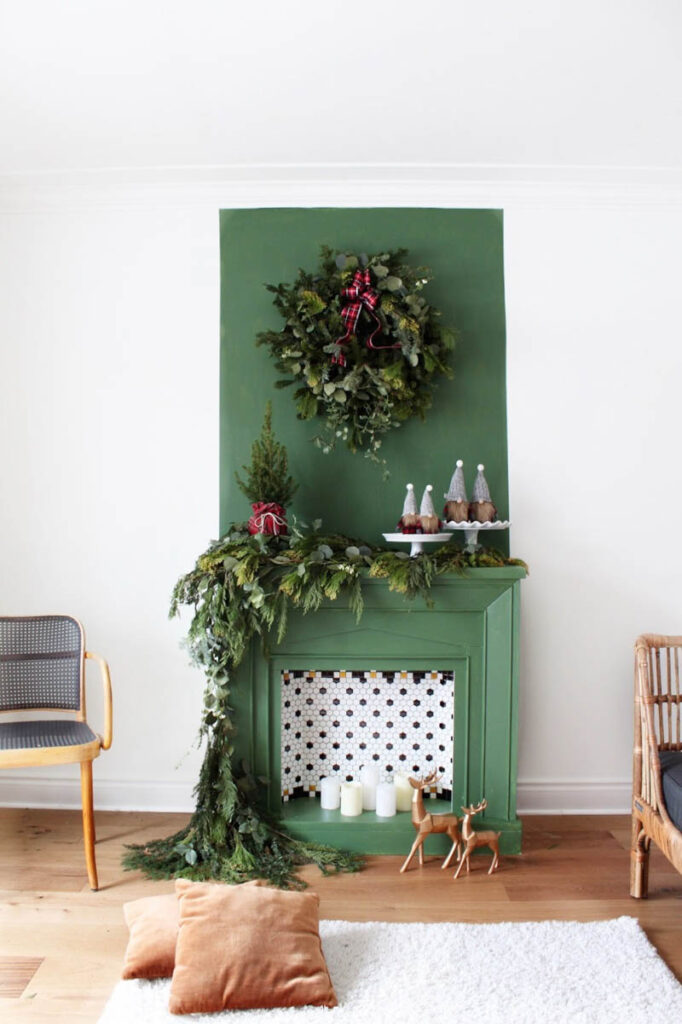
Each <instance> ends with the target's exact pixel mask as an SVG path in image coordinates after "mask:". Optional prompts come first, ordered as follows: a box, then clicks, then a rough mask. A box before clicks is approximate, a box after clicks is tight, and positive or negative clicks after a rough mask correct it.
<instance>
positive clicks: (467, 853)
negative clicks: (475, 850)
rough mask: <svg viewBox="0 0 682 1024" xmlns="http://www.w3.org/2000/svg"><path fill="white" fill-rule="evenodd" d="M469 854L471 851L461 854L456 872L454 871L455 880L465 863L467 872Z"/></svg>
mask: <svg viewBox="0 0 682 1024" xmlns="http://www.w3.org/2000/svg"><path fill="white" fill-rule="evenodd" d="M470 853H471V850H465V851H464V853H463V854H462V859H461V860H460V862H459V864H458V865H457V870H456V871H455V875H454V877H455V878H459V873H460V871H461V870H462V868H463V867H464V863H465V862H466V866H467V871H468V870H469V854H470Z"/></svg>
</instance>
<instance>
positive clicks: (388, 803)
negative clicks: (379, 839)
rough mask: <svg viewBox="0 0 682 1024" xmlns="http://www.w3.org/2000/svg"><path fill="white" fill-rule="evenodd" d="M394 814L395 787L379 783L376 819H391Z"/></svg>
mask: <svg viewBox="0 0 682 1024" xmlns="http://www.w3.org/2000/svg"><path fill="white" fill-rule="evenodd" d="M394 814H395V786H394V785H393V783H392V782H380V783H379V785H378V786H377V817H379V818H392V817H393V815H394Z"/></svg>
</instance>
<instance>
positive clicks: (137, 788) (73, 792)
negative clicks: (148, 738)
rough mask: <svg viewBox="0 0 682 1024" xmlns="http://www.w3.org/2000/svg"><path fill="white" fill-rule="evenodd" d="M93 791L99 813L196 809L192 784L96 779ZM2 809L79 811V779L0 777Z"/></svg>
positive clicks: (0, 802) (25, 776)
mask: <svg viewBox="0 0 682 1024" xmlns="http://www.w3.org/2000/svg"><path fill="white" fill-rule="evenodd" d="M93 789H94V799H95V810H98V811H180V812H185V811H187V812H189V811H192V810H194V799H193V796H192V791H193V789H194V783H193V782H159V781H154V782H143V781H139V780H138V781H112V780H111V779H98V778H96V777H95V780H94V785H93ZM0 806H2V807H55V808H64V809H72V808H80V806H81V787H80V780H79V779H55V778H39V777H36V776H35V775H32V776H28V775H24V776H22V775H15V774H13V775H12V776H11V777H10V776H5V777H2V776H0Z"/></svg>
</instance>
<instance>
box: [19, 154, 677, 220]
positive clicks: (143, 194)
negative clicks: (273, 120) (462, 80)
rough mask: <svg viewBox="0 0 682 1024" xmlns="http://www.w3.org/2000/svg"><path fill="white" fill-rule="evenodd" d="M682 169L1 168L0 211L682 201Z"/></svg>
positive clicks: (670, 203) (657, 203)
mask: <svg viewBox="0 0 682 1024" xmlns="http://www.w3.org/2000/svg"><path fill="white" fill-rule="evenodd" d="M681 204H682V168H675V167H670V168H660V167H631V168H625V167H620V168H619V167H577V166H576V167H549V166H548V167H539V166H538V167H531V166H527V167H519V166H516V167H511V166H510V167H503V166H497V167H486V166H467V165H446V164H441V165H427V164H400V165H399V164H396V165H379V164H375V165H372V164H364V165H363V164H346V165H342V164H307V165H301V166H298V167H294V166H288V165H257V164H253V165H248V166H247V165H243V166H238V165H234V166H229V167H149V168H109V169H105V170H90V171H87V170H74V171H55V172H50V173H26V174H4V175H0V212H3V213H35V212H50V211H54V212H58V211H66V210H74V209H87V208H92V207H99V208H102V207H104V208H106V207H115V208H121V207H133V208H145V209H148V208H158V207H173V208H177V207H183V208H199V209H206V210H216V209H220V208H221V207H224V208H239V207H242V208H249V207H273V206H292V207H317V206H331V207H343V206H371V207H381V206H391V207H392V206H432V207H444V208H452V207H469V208H477V207H485V208H490V207H493V208H514V207H521V208H528V207H546V206H551V207H570V208H575V207H598V208H625V207H628V208H629V207H632V206H643V207H646V206H653V207H666V206H679V205H681Z"/></svg>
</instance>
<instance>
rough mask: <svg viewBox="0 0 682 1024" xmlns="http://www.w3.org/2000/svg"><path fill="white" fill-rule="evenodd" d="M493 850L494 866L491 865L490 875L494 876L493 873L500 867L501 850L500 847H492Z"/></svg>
mask: <svg viewBox="0 0 682 1024" xmlns="http://www.w3.org/2000/svg"><path fill="white" fill-rule="evenodd" d="M491 850H492V851H493V861H492V864H491V865H490V871H489V872H488V874H489V875H492V873H493V871H495V869H496V868H497V867H498V866H499V863H500V850H499V847H498V846H491Z"/></svg>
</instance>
